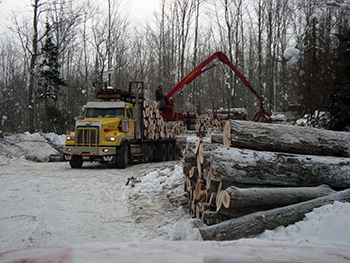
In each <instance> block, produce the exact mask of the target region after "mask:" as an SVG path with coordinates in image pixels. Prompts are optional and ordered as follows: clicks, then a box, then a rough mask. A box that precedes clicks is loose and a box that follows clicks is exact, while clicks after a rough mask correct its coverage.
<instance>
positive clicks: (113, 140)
mask: <svg viewBox="0 0 350 263" xmlns="http://www.w3.org/2000/svg"><path fill="white" fill-rule="evenodd" d="M107 141H111V142H115V137H114V136H107Z"/></svg>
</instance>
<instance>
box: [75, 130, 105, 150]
mask: <svg viewBox="0 0 350 263" xmlns="http://www.w3.org/2000/svg"><path fill="white" fill-rule="evenodd" d="M76 134H77V135H76V141H75V143H76V146H78V147H97V146H98V135H99V134H98V128H97V127H89V128H85V127H84V128H79V127H78V128H77V131H76Z"/></svg>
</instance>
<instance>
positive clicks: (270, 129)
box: [211, 120, 350, 157]
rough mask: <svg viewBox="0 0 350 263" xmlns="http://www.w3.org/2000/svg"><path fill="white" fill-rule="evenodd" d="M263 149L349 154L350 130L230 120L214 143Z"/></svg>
mask: <svg viewBox="0 0 350 263" xmlns="http://www.w3.org/2000/svg"><path fill="white" fill-rule="evenodd" d="M225 140H226V143H225V146H227V147H230V146H231V147H237V148H246V149H252V150H258V151H259V150H260V151H273V152H286V153H296V154H310V155H322V156H338V157H350V133H348V132H336V131H329V130H322V129H316V128H312V127H300V126H291V125H282V124H273V125H271V124H268V123H259V122H247V121H239V120H229V121H227V122H226V124H225V127H224V132H223V137H222V136H221V135H220V134H213V135H212V136H211V142H213V143H222V142H223V141H225Z"/></svg>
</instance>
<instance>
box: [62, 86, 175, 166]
mask: <svg viewBox="0 0 350 263" xmlns="http://www.w3.org/2000/svg"><path fill="white" fill-rule="evenodd" d="M96 97H97V98H96V99H95V100H94V101H91V102H88V103H87V104H86V108H85V112H84V116H83V118H81V119H78V120H77V121H76V123H75V130H74V132H68V134H67V136H66V142H65V146H64V148H63V153H64V158H65V160H66V161H69V163H70V166H71V167H72V168H80V167H81V166H82V165H83V162H84V161H91V162H93V161H96V162H101V163H111V164H114V165H115V166H116V167H118V168H125V167H126V166H127V165H128V164H129V163H130V162H132V161H133V160H135V159H137V160H138V161H142V162H149V161H153V160H155V161H164V160H173V159H175V157H176V149H175V139H174V138H168V139H165V138H157V139H151V140H150V139H148V138H145V136H144V134H145V132H144V127H145V125H144V123H143V122H144V116H143V114H142V113H143V110H144V109H143V107H144V105H143V101H144V87H143V82H130V83H129V91H124V90H119V89H109V88H102V89H99V90H98V91H97V93H96Z"/></svg>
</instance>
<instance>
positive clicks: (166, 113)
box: [161, 52, 272, 122]
mask: <svg viewBox="0 0 350 263" xmlns="http://www.w3.org/2000/svg"><path fill="white" fill-rule="evenodd" d="M216 58H217V59H219V60H220V61H222V62H223V63H225V64H227V65H228V66H229V67H230V68H231V69H232V70H233V71H234V72H235V73H236V75H237V76H238V77H239V78H240V79H241V80H242V81H243V83H244V85H246V86H247V87H248V88H249V90H250V91H251V92H253V94H254V95H255V97H257V98H258V100H259V101H260V109H259V111H258V112H257V113H256V114H255V116H254V119H253V121H259V119H260V118H264V119H265V120H266V121H267V122H272V119H271V117H270V115H269V114H268V113H267V112H266V111H265V109H264V106H263V102H264V98H263V97H262V96H260V95H259V94H258V93H257V92H256V90H255V89H254V88H253V87H252V86H251V85H250V83H249V82H248V81H247V79H246V78H245V77H244V76H243V75H242V74H241V73H240V72H239V71H238V69H237V68H236V67H235V66H234V65H233V64H232V62H231V61H230V60H229V59H228V58H227V56H226V55H225V54H224V53H222V52H216V53H214V54H213V55H211V56H210V57H209V58H207V59H206V60H204V61H203V62H202V63H201V64H199V65H198V66H197V67H196V68H195V69H194V70H192V71H191V72H190V73H189V74H188V75H187V76H186V77H184V78H183V79H182V80H181V81H180V82H179V83H178V84H176V86H175V87H174V88H173V89H172V90H171V91H169V92H168V94H166V97H167V98H168V99H169V100H170V101H171V103H172V105H167V106H165V107H163V108H162V109H161V110H162V115H163V118H164V119H168V120H170V121H171V120H174V119H175V117H177V116H174V113H173V108H174V104H175V102H176V101H177V100H178V98H179V97H180V96H181V94H182V93H183V90H184V87H185V85H187V84H190V83H191V82H192V81H193V80H194V79H196V78H197V77H198V76H199V75H200V74H202V73H203V72H205V71H207V70H209V69H211V68H213V67H215V66H216V64H213V65H210V66H209V67H207V66H208V64H209V63H210V62H211V61H213V60H214V59H216ZM177 91H180V92H179V93H178V94H177V96H176V97H175V99H171V97H172V96H173V95H174V94H175V93H176V92H177Z"/></svg>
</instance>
